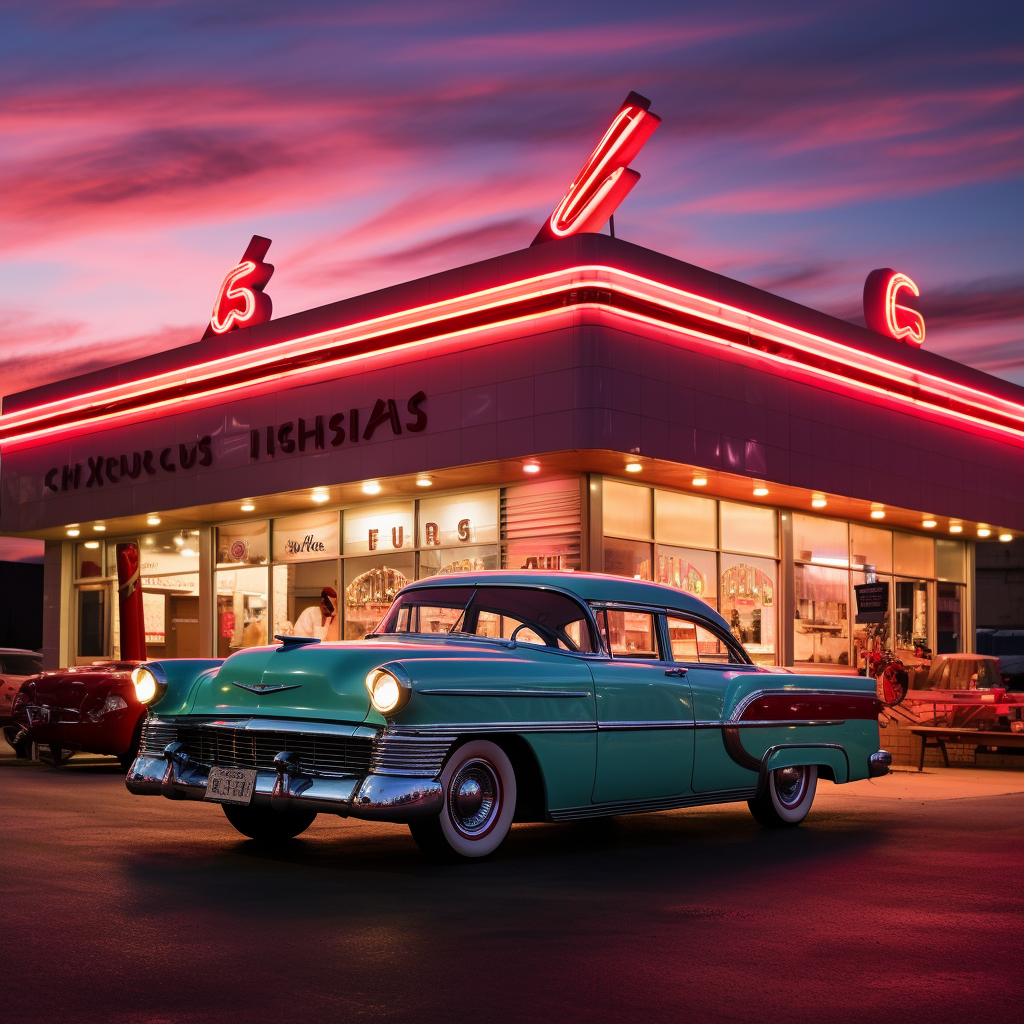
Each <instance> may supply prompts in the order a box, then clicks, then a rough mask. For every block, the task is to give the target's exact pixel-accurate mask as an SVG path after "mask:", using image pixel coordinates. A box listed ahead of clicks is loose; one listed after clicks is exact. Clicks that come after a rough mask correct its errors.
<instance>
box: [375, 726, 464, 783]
mask: <svg viewBox="0 0 1024 1024" xmlns="http://www.w3.org/2000/svg"><path fill="white" fill-rule="evenodd" d="M454 742H455V735H454V733H453V734H452V735H451V736H429V737H428V736H395V735H394V734H388V733H384V734H383V735H381V736H380V738H379V739H378V740H377V742H376V743H375V744H374V748H373V757H372V758H371V760H370V771H372V772H375V773H376V774H378V775H411V776H414V777H416V778H426V779H432V778H434V776H435V775H437V774H439V773H440V771H441V765H442V764H443V763H444V759H445V756H446V755H447V753H448V751H449V749H450V748H451V745H452V743H454Z"/></svg>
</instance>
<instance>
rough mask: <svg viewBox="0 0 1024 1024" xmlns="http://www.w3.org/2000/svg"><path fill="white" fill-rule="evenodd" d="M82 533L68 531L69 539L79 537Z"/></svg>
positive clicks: (79, 531)
mask: <svg viewBox="0 0 1024 1024" xmlns="http://www.w3.org/2000/svg"><path fill="white" fill-rule="evenodd" d="M79 533H81V530H68V536H69V537H77V536H78V535H79Z"/></svg>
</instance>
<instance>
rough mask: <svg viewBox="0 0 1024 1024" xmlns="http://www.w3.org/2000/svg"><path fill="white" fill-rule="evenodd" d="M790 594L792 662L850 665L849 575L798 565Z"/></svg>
mask: <svg viewBox="0 0 1024 1024" xmlns="http://www.w3.org/2000/svg"><path fill="white" fill-rule="evenodd" d="M794 518H799V517H794ZM841 525H845V524H841ZM793 591H794V593H793V597H794V608H795V622H794V630H793V633H794V642H793V658H794V661H796V662H814V663H818V664H826V665H849V663H850V617H849V602H850V574H849V573H848V572H847V571H846V570H845V569H832V568H828V567H826V566H822V565H797V566H795V567H794V573H793Z"/></svg>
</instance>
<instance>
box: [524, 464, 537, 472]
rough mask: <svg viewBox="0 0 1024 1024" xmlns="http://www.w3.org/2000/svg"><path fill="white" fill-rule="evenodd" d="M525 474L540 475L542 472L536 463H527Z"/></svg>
mask: <svg viewBox="0 0 1024 1024" xmlns="http://www.w3.org/2000/svg"><path fill="white" fill-rule="evenodd" d="M523 472H524V473H539V472H540V466H538V465H537V463H536V462H527V463H526V465H524V466H523Z"/></svg>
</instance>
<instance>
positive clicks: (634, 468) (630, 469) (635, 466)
mask: <svg viewBox="0 0 1024 1024" xmlns="http://www.w3.org/2000/svg"><path fill="white" fill-rule="evenodd" d="M643 468H644V467H643V466H641V465H640V463H639V462H628V463H626V472H627V473H639V472H640V470H641V469H643Z"/></svg>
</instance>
